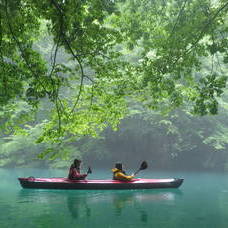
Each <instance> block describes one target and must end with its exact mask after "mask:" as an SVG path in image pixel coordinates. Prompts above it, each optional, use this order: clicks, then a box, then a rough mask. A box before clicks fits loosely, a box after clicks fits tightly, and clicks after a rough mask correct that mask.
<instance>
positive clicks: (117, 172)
mask: <svg viewBox="0 0 228 228" xmlns="http://www.w3.org/2000/svg"><path fill="white" fill-rule="evenodd" d="M112 172H113V180H120V181H131V180H132V179H133V178H134V175H131V176H128V175H127V174H126V172H125V171H124V170H123V165H122V163H116V165H115V168H113V169H112Z"/></svg>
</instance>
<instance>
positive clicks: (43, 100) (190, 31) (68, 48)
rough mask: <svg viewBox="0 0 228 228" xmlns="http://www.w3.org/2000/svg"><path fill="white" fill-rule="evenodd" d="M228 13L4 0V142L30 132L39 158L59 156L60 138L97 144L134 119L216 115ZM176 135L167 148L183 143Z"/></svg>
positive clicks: (141, 4)
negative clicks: (176, 114)
mask: <svg viewBox="0 0 228 228" xmlns="http://www.w3.org/2000/svg"><path fill="white" fill-rule="evenodd" d="M227 12H228V3H227V1H226V0H218V1H212V0H202V1H198V0H166V1H161V0H142V1H138V0H89V1H87V0H50V1H44V0H2V1H0V66H1V67H0V123H1V126H0V128H1V129H2V133H1V135H2V136H7V138H3V139H2V140H4V142H5V141H7V140H12V138H11V137H13V140H12V141H14V140H19V138H15V137H16V136H11V135H12V134H14V133H15V132H16V133H20V134H24V135H26V136H27V137H28V135H31V134H32V132H33V130H34V131H36V134H35V136H34V135H33V134H32V135H31V137H33V138H36V139H37V142H38V143H42V144H41V145H40V146H41V147H42V149H39V151H40V150H42V151H44V152H43V153H42V154H41V155H40V157H43V156H45V155H47V154H49V156H51V157H52V158H55V156H56V151H57V150H58V151H60V152H61V153H60V154H63V155H64V154H65V153H64V152H63V151H64V149H65V146H64V145H62V144H61V142H62V141H65V142H66V143H68V145H69V146H71V145H72V143H71V142H72V141H73V140H75V139H77V140H81V141H80V142H83V140H84V138H83V137H84V136H86V135H88V136H93V137H97V136H98V135H99V134H100V133H101V132H102V131H103V130H104V129H106V127H107V126H111V127H112V128H113V129H117V126H118V124H119V122H120V120H121V119H123V118H124V117H126V116H128V118H131V117H130V116H132V115H134V114H135V113H137V116H140V115H142V116H144V113H147V112H148V110H155V111H160V112H162V113H163V114H167V113H169V112H171V113H173V112H174V110H175V109H176V108H179V109H182V110H184V111H183V112H184V113H183V115H191V114H197V115H201V116H204V115H207V114H217V112H218V98H219V97H221V95H222V94H223V92H224V89H225V87H226V80H227V75H226V73H227V72H226V67H227V63H228V38H227V32H228V20H227ZM139 104H140V108H139V109H137V110H136V111H135V112H134V106H139ZM43 107H45V108H43ZM43 110H45V113H44V111H43ZM149 112H151V111H149ZM190 113H191V114H190ZM156 115H157V114H156ZM156 115H155V116H156ZM170 115H171V114H170ZM143 118H144V117H143ZM153 118H154V117H153ZM159 118H161V120H160V121H162V120H163V121H165V122H164V123H169V121H170V120H166V118H165V117H161V116H160V117H159ZM183 118H184V117H183ZM140 121H141V120H140ZM166 121H168V122H166ZM131 124H133V123H132V122H131ZM183 124H185V122H184V121H183ZM146 125H147V124H146ZM155 125H156V124H155ZM181 126H182V125H181ZM182 127H183V126H182ZM176 128H177V129H179V128H180V126H176ZM37 129H39V130H37ZM157 130H158V129H157ZM158 131H159V132H160V135H161V137H163V136H164V135H163V134H166V133H165V132H166V131H163V130H161V131H160V130H158ZM104 134H105V133H104ZM178 134H179V135H180V136H181V137H179V139H178V138H175V140H177V139H178V140H179V141H177V142H176V141H175V142H174V144H173V145H175V143H177V144H178V146H179V147H180V146H181V144H182V143H183V144H185V142H186V144H187V141H186V140H185V139H184V138H185V136H184V133H183V132H181V131H180V132H179V133H178ZM149 135H150V134H149ZM17 137H19V136H17ZM148 137H149V136H148ZM211 137H212V136H211ZM213 137H215V138H216V137H217V135H216V134H215V135H214V136H213ZM180 138H181V139H180ZM166 139H167V140H168V141H169V140H171V141H172V140H173V136H172V137H171V136H170V137H166ZM142 140H143V139H142ZM181 140H182V141H181ZM205 140H206V138H205ZM12 141H10V142H11V143H12ZM19 141H20V140H19ZM50 141H51V142H52V143H54V145H52V146H50V145H48V144H47V143H48V142H50ZM155 141H156V139H155ZM212 141H213V140H212V139H211V138H208V139H207V142H208V143H209V142H212ZM217 141H218V140H217ZM7 142H8V141H7ZM162 144H163V143H162ZM171 144H172V143H171ZM7 145H9V144H7ZM167 145H168V144H167ZM167 145H166V146H167ZM70 148H71V147H70ZM2 150H3V149H2ZM53 150H54V151H55V152H54V153H53V154H52V152H53ZM103 150H105V149H104V148H103ZM166 150H169V148H168V149H166ZM170 150H171V151H170V154H172V150H175V149H174V148H170ZM3 151H5V150H3ZM7 151H8V150H7ZM12 151H14V150H12ZM22 151H23V150H22ZM68 151H72V148H71V149H69V150H68ZM82 151H85V150H84V149H83V150H82ZM182 151H183V150H182ZM1 153H3V152H1ZM18 153H19V150H18ZM145 153H146V152H145ZM175 153H176V152H174V154H175ZM19 154H20V153H19ZM57 154H58V153H57ZM165 154H166V153H165ZM5 156H6V154H5ZM6 157H7V156H6Z"/></svg>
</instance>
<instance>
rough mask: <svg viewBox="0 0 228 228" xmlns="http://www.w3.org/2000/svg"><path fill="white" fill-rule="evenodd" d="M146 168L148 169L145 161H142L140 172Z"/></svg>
mask: <svg viewBox="0 0 228 228" xmlns="http://www.w3.org/2000/svg"><path fill="white" fill-rule="evenodd" d="M147 167H148V164H147V162H146V161H143V162H142V164H141V166H140V170H144V169H146V168H147Z"/></svg>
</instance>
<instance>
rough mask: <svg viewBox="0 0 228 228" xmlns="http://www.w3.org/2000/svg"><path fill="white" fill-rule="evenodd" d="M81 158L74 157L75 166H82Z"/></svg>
mask: <svg viewBox="0 0 228 228" xmlns="http://www.w3.org/2000/svg"><path fill="white" fill-rule="evenodd" d="M81 162H82V161H81V160H79V159H74V166H75V167H80V165H81Z"/></svg>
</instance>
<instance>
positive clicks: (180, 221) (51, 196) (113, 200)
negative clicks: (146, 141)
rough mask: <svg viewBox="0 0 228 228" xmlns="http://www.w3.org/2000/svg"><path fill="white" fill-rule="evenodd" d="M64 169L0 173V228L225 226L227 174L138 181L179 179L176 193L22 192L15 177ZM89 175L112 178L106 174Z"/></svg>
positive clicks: (62, 172)
mask: <svg viewBox="0 0 228 228" xmlns="http://www.w3.org/2000/svg"><path fill="white" fill-rule="evenodd" d="M67 171H68V170H39V169H11V170H9V169H0V178H1V185H0V210H1V213H0V227H1V228H6V227H7V228H8V227H19V228H20V227H66V226H67V227H93V228H96V227H168V228H171V227H172V228H174V227H175V228H179V227H180V228H182V227H187V228H188V227H189V228H190V227H191V228H192V227H199V228H202V227H205V228H214V227H216V228H226V227H227V224H228V175H227V174H222V173H186V172H178V173H177V172H176V173H174V172H173V173H170V172H169V173H168V172H151V171H145V172H141V173H140V174H139V177H143V178H167V177H183V178H184V179H185V181H184V183H183V185H182V186H181V187H180V188H179V189H163V190H162V189H151V190H106V191H101V190H90V191H88V190H38V189H22V188H21V186H20V184H19V182H18V181H17V177H19V176H20V177H23V176H24V177H27V176H35V177H61V176H62V177H63V176H66V175H67ZM93 171H94V172H93V174H92V175H91V176H90V177H89V178H91V179H94V178H97V179H99V178H111V171H110V172H109V170H93Z"/></svg>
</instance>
